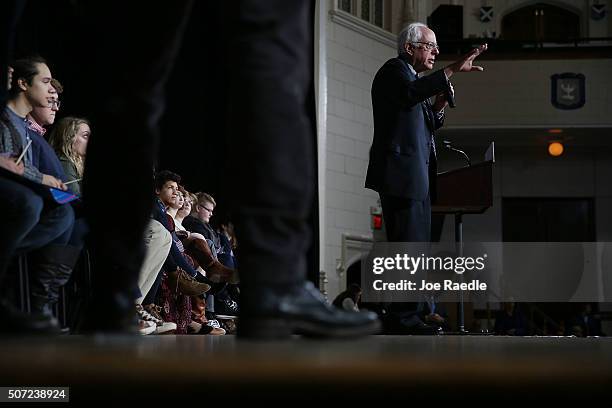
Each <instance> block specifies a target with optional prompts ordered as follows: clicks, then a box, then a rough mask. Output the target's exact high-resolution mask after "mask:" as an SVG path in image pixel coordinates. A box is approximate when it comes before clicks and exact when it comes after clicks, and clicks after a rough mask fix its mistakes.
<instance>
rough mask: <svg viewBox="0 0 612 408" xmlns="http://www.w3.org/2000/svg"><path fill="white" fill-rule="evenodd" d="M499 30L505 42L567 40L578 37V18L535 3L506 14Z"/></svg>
mask: <svg viewBox="0 0 612 408" xmlns="http://www.w3.org/2000/svg"><path fill="white" fill-rule="evenodd" d="M501 28H502V38H503V39H505V40H516V41H538V42H547V41H557V40H568V39H572V38H578V37H580V16H579V15H578V14H576V13H573V12H571V11H570V10H567V9H564V8H561V7H558V6H554V5H552V4H546V3H536V4H532V5H529V6H525V7H522V8H520V9H518V10H515V11H513V12H511V13H509V14H507V15H506V16H505V17H504V18H503V19H502V27H501Z"/></svg>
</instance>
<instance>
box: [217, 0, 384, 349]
mask: <svg viewBox="0 0 612 408" xmlns="http://www.w3.org/2000/svg"><path fill="white" fill-rule="evenodd" d="M227 7H228V8H229V10H228V11H229V12H228V15H229V16H231V17H232V18H234V19H235V21H233V22H234V23H235V24H233V25H230V27H231V40H230V44H229V48H228V49H229V50H230V58H231V60H230V66H231V68H230V69H231V73H232V75H231V77H230V78H231V79H230V81H231V85H230V86H231V90H230V98H229V101H230V105H229V112H228V118H227V119H228V121H229V129H228V134H229V138H230V139H229V146H230V147H231V149H230V150H231V152H232V160H235V161H234V162H233V163H232V164H230V166H229V167H230V168H231V169H233V172H232V174H231V176H232V180H230V183H228V184H229V185H232V186H234V188H233V191H235V192H236V194H235V196H234V197H232V199H233V203H234V205H233V209H234V213H233V217H234V218H235V220H236V231H237V233H238V237H239V240H240V242H241V254H240V256H241V258H240V266H241V268H240V280H241V311H240V321H239V327H238V330H239V331H238V334H239V335H240V336H242V337H278V336H284V335H288V334H291V333H304V334H309V335H317V336H343V335H344V336H351V335H360V334H370V333H374V332H376V331H377V330H378V327H379V322H378V320H377V319H376V316H375V315H374V314H372V313H351V312H345V311H342V310H339V309H336V308H332V307H330V306H329V305H328V304H327V303H326V302H325V300H324V299H323V298H322V296H321V294H320V292H319V291H318V290H317V289H315V288H314V287H313V285H312V284H310V283H307V282H306V251H307V249H308V246H309V245H310V244H311V240H310V238H311V235H310V233H309V230H308V225H307V217H308V211H309V209H310V208H311V203H312V199H313V192H314V188H315V177H314V168H315V161H314V155H313V146H312V145H313V138H314V134H313V126H312V123H310V120H309V118H308V116H307V95H308V91H309V86H310V85H311V80H312V58H311V51H312V48H311V47H312V28H311V25H312V22H311V21H310V12H311V10H310V7H311V3H310V2H307V1H301V0H299V1H286V0H278V1H265V2H260V1H241V2H236V3H233V2H232V3H231V4H230V5H228V6H227Z"/></svg>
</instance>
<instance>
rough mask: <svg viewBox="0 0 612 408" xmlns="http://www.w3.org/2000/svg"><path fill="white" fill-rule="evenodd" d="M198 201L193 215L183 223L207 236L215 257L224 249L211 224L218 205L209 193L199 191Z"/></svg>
mask: <svg viewBox="0 0 612 408" xmlns="http://www.w3.org/2000/svg"><path fill="white" fill-rule="evenodd" d="M196 197H197V202H196V203H195V205H194V206H193V207H192V210H191V215H190V216H189V217H186V218H185V220H184V221H183V225H184V226H185V228H187V229H188V230H189V231H191V232H197V233H198V234H201V235H203V236H204V238H206V240H207V241H208V245H209V246H210V250H211V251H212V253H213V255H214V256H215V258H217V256H218V254H219V253H220V252H221V251H222V248H221V240H220V239H219V236H218V235H217V233H216V232H215V230H214V228H213V227H212V226H211V225H210V218H211V217H212V216H213V211H214V209H215V207H216V206H217V203H216V201H215V199H214V198H213V197H212V196H211V195H210V194H207V193H202V192H200V193H197V194H196Z"/></svg>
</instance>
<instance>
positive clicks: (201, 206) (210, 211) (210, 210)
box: [198, 204, 214, 214]
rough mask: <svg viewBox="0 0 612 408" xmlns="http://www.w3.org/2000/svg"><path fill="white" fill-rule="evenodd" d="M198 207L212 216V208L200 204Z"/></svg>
mask: <svg viewBox="0 0 612 408" xmlns="http://www.w3.org/2000/svg"><path fill="white" fill-rule="evenodd" d="M198 207H200V208H203V209H205V210H206V211H208V212H209V213H211V214H212V212H213V210H214V208H207V207H204V206H203V205H200V204H198Z"/></svg>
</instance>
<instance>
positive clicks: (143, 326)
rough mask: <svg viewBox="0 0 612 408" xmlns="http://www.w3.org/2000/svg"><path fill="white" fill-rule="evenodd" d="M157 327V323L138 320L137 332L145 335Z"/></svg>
mask: <svg viewBox="0 0 612 408" xmlns="http://www.w3.org/2000/svg"><path fill="white" fill-rule="evenodd" d="M156 329H157V325H156V324H155V323H153V322H149V321H146V320H138V333H140V334H142V335H143V336H146V335H147V334H151V333H153V332H154V331H155V330H156Z"/></svg>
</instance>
